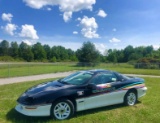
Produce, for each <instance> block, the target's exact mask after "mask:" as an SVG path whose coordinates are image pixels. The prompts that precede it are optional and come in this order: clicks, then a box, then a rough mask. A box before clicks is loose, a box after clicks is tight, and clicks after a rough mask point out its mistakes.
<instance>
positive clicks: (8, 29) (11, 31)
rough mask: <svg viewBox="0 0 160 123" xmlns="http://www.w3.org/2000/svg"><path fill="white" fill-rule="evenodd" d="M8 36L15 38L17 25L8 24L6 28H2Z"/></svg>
mask: <svg viewBox="0 0 160 123" xmlns="http://www.w3.org/2000/svg"><path fill="white" fill-rule="evenodd" d="M1 28H2V29H3V30H4V31H5V32H6V33H7V34H9V35H11V36H13V35H14V31H15V30H16V29H17V25H15V24H11V23H8V24H7V25H6V26H5V27H1Z"/></svg>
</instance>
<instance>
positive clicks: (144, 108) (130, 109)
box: [0, 78, 160, 123]
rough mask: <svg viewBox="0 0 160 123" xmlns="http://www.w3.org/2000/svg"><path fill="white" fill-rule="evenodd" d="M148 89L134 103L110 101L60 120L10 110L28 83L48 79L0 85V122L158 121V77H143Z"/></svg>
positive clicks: (159, 112) (117, 122) (120, 122)
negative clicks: (104, 104) (115, 103)
mask: <svg viewBox="0 0 160 123" xmlns="http://www.w3.org/2000/svg"><path fill="white" fill-rule="evenodd" d="M144 79H145V80H146V86H147V87H148V92H147V94H146V96H144V97H142V98H141V99H140V100H139V102H138V103H137V104H136V105H135V106H124V105H122V104H120V105H114V106H107V107H103V108H97V109H92V110H87V111H82V112H78V113H76V115H75V116H74V117H73V118H71V119H69V120H64V121H55V120H52V119H51V118H50V117H27V116H24V115H21V114H19V113H17V112H16V111H15V110H14V107H15V105H16V99H17V98H18V97H19V96H20V94H21V93H23V92H24V91H25V90H26V89H28V88H29V87H31V86H33V85H35V84H38V83H42V82H44V81H48V80H41V81H33V82H25V83H15V84H10V85H3V86H0V123H159V122H160V111H159V109H160V103H159V101H160V91H159V87H160V80H159V78H144ZM50 80H51V79H50Z"/></svg>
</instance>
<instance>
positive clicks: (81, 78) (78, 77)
mask: <svg viewBox="0 0 160 123" xmlns="http://www.w3.org/2000/svg"><path fill="white" fill-rule="evenodd" d="M92 76H93V73H91V72H76V73H74V74H71V75H70V76H68V77H66V78H64V79H61V80H60V82H62V83H66V84H73V85H81V84H84V83H86V82H87V81H88V80H89V79H90V78H91V77H92Z"/></svg>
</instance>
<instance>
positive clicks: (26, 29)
mask: <svg viewBox="0 0 160 123" xmlns="http://www.w3.org/2000/svg"><path fill="white" fill-rule="evenodd" d="M19 36H20V37H25V38H30V39H33V40H36V39H39V37H38V35H37V31H36V30H35V29H34V26H33V25H27V24H25V25H22V31H21V33H20V34H19Z"/></svg>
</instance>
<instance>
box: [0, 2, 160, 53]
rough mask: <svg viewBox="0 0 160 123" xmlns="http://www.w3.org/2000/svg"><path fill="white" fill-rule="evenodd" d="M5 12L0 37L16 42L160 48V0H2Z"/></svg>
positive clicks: (73, 46)
mask: <svg viewBox="0 0 160 123" xmlns="http://www.w3.org/2000/svg"><path fill="white" fill-rule="evenodd" d="M0 16H1V18H0V40H4V39H5V40H8V41H10V42H11V41H17V42H18V43H20V42H21V41H24V42H26V43H28V44H34V43H36V42H41V43H42V44H49V45H50V46H53V45H62V46H64V47H66V48H71V49H73V50H76V49H77V48H80V47H81V46H82V43H83V42H84V41H91V42H93V43H94V44H95V46H96V47H97V49H99V50H100V51H101V52H102V53H103V52H104V50H105V49H110V48H111V49H115V48H116V49H122V48H125V47H126V46H127V45H133V46H134V47H136V46H148V45H153V46H154V47H155V48H158V47H160V22H159V20H160V1H159V0H152V1H149V0H148V1H146V0H0Z"/></svg>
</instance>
